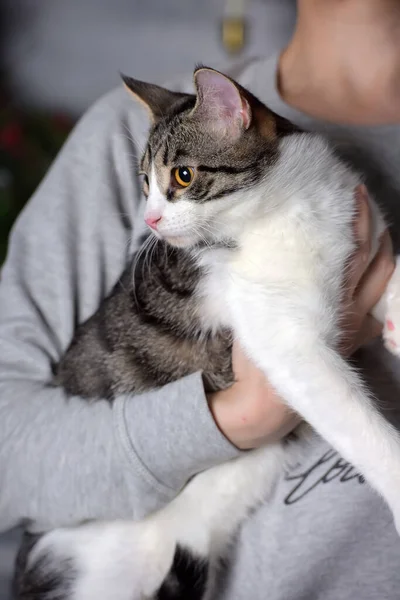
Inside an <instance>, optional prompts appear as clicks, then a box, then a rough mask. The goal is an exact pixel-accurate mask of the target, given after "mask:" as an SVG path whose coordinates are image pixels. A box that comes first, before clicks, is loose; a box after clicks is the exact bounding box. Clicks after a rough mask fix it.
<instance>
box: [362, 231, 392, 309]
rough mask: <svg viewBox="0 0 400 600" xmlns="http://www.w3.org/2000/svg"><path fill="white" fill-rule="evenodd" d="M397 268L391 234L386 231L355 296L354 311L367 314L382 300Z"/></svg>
mask: <svg viewBox="0 0 400 600" xmlns="http://www.w3.org/2000/svg"><path fill="white" fill-rule="evenodd" d="M394 268H395V261H394V256H393V246H392V240H391V238H390V234H389V232H388V231H385V233H384V234H383V237H382V241H381V246H380V248H379V251H378V253H377V255H376V256H375V258H374V260H373V261H372V263H371V264H370V266H369V267H368V270H367V271H366V273H365V274H364V276H363V277H362V279H361V281H360V283H359V286H358V288H357V289H356V292H355V296H354V310H355V311H356V312H357V313H358V314H360V315H363V314H364V315H365V314H367V313H368V312H369V311H370V310H372V308H373V307H374V306H375V304H376V303H377V302H378V301H379V300H380V298H381V296H382V294H383V293H384V291H385V289H386V286H387V284H388V283H389V280H390V277H391V276H392V273H393V271H394Z"/></svg>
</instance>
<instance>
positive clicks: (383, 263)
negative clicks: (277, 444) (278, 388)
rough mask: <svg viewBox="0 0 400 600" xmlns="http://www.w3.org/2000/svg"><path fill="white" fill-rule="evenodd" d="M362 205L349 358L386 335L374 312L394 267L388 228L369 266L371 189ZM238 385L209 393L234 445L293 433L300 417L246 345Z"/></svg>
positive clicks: (238, 358)
mask: <svg viewBox="0 0 400 600" xmlns="http://www.w3.org/2000/svg"><path fill="white" fill-rule="evenodd" d="M356 194H357V202H358V205H359V211H358V217H357V219H356V221H355V236H356V240H357V250H356V252H355V253H354V256H353V257H352V258H351V261H350V264H349V268H348V273H349V275H348V278H347V280H346V282H345V290H344V296H343V313H344V316H343V322H344V330H345V331H344V333H345V335H344V339H343V342H342V354H343V356H346V357H347V356H350V355H351V354H352V353H353V352H354V351H355V350H357V349H358V348H360V347H361V346H362V345H364V344H365V343H367V342H368V341H371V340H372V339H373V338H374V337H376V336H377V335H379V334H380V332H381V329H382V327H381V325H380V324H379V323H378V322H377V321H375V319H373V317H371V316H370V315H369V312H370V311H371V310H372V308H373V307H374V306H375V304H376V303H377V302H378V300H379V299H380V297H381V295H382V294H383V292H384V290H385V288H386V285H387V283H388V281H389V279H390V276H391V274H392V272H393V270H394V258H393V252H392V246H391V240H390V236H389V233H388V232H385V234H384V235H383V237H382V242H381V246H380V250H379V252H378V254H377V255H376V257H375V259H374V260H373V262H372V263H371V264H370V266H369V267H368V268H367V264H368V257H369V254H370V249H371V219H370V216H371V215H370V210H369V207H368V202H367V192H366V189H365V187H364V186H360V187H359V188H358V190H357V192H356ZM232 359H233V371H234V374H235V383H234V384H233V386H232V387H230V388H229V389H227V390H223V391H221V392H217V393H215V394H212V395H210V396H209V406H210V410H211V413H212V415H213V417H214V420H215V422H216V424H217V425H218V427H219V429H220V430H221V431H222V433H223V434H224V435H225V437H227V438H228V439H229V440H230V441H231V442H232V443H233V444H234V445H236V446H237V447H238V448H241V449H250V448H258V447H260V446H262V445H264V444H266V443H271V442H274V441H277V440H279V439H281V438H282V437H284V436H285V435H287V434H288V433H289V432H290V431H291V430H293V429H294V428H295V427H296V426H297V425H298V424H299V423H300V417H299V416H298V415H296V414H295V413H294V412H293V411H291V410H290V409H289V408H288V407H287V406H286V405H285V403H284V402H283V401H282V400H281V399H280V398H279V396H277V394H276V393H275V391H274V389H273V388H272V386H271V385H270V384H269V383H268V381H267V380H266V378H265V377H264V375H263V373H262V372H261V371H260V370H259V369H258V368H257V367H255V366H254V365H253V363H252V362H251V361H250V360H249V359H248V358H247V356H246V355H245V353H244V352H243V351H242V349H241V348H240V346H239V345H238V344H237V343H236V344H234V346H233V356H232Z"/></svg>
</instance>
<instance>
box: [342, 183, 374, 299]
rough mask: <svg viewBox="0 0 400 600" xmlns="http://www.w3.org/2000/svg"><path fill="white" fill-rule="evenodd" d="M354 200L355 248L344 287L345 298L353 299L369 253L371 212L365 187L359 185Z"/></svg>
mask: <svg viewBox="0 0 400 600" xmlns="http://www.w3.org/2000/svg"><path fill="white" fill-rule="evenodd" d="M355 200H356V220H355V222H354V235H355V240H356V243H357V247H356V250H355V252H354V253H353V255H352V257H351V259H350V261H349V271H348V279H347V285H346V289H347V296H348V297H349V298H352V297H353V294H354V291H355V289H356V288H357V286H358V284H359V282H360V280H361V278H362V276H363V275H364V273H365V271H366V268H367V265H368V259H369V256H370V252H371V210H370V205H369V201H368V192H367V188H366V187H365V185H359V186H358V187H357V188H356V191H355Z"/></svg>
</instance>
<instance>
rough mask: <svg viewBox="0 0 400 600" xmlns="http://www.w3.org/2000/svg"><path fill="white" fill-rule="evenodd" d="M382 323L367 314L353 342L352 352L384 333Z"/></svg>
mask: <svg viewBox="0 0 400 600" xmlns="http://www.w3.org/2000/svg"><path fill="white" fill-rule="evenodd" d="M382 329H383V327H382V323H379V321H377V320H376V319H375V318H374V317H372V316H371V315H367V316H366V317H365V319H364V322H363V324H362V326H361V328H360V330H359V332H358V335H357V338H356V339H355V341H354V343H353V348H352V353H353V352H355V351H356V350H358V349H359V348H361V347H362V346H364V345H365V344H368V342H372V340H374V339H375V338H377V337H379V336H380V335H381V334H382Z"/></svg>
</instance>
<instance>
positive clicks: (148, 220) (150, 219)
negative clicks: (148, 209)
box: [145, 215, 161, 230]
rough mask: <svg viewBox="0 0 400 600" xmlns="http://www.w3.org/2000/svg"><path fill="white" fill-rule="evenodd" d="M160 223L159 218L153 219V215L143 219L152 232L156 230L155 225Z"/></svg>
mask: <svg viewBox="0 0 400 600" xmlns="http://www.w3.org/2000/svg"><path fill="white" fill-rule="evenodd" d="M160 221H161V217H155V216H154V215H152V216H148V217H146V218H145V223H146V225H148V226H149V227H151V228H152V229H154V230H157V224H158V223H159V222H160Z"/></svg>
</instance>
